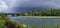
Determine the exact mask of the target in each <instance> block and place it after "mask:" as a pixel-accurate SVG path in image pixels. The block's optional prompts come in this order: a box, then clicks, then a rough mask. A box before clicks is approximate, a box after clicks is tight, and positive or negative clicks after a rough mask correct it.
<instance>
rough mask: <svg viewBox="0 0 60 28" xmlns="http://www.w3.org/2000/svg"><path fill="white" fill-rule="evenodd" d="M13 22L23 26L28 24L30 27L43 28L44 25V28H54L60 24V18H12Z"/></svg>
mask: <svg viewBox="0 0 60 28" xmlns="http://www.w3.org/2000/svg"><path fill="white" fill-rule="evenodd" d="M10 19H11V21H17V22H21V23H23V24H28V25H30V26H31V25H35V26H36V27H38V28H41V26H42V24H43V26H47V25H49V26H51V28H53V26H55V25H57V24H60V18H31V17H20V16H18V17H11V18H10Z"/></svg>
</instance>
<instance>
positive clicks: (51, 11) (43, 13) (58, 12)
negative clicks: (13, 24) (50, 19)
mask: <svg viewBox="0 0 60 28" xmlns="http://www.w3.org/2000/svg"><path fill="white" fill-rule="evenodd" d="M20 16H60V9H46V10H37V11H31V12H22V13H20Z"/></svg>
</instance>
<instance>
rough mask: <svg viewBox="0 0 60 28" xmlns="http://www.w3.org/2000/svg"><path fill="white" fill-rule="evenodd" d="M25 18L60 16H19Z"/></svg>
mask: <svg viewBox="0 0 60 28" xmlns="http://www.w3.org/2000/svg"><path fill="white" fill-rule="evenodd" d="M19 17H23V18H60V16H19Z"/></svg>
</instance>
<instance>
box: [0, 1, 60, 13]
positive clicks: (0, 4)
mask: <svg viewBox="0 0 60 28" xmlns="http://www.w3.org/2000/svg"><path fill="white" fill-rule="evenodd" d="M40 6H41V7H43V8H44V7H48V8H60V0H0V12H1V11H2V12H15V11H18V10H21V9H15V8H22V7H40Z"/></svg>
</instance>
